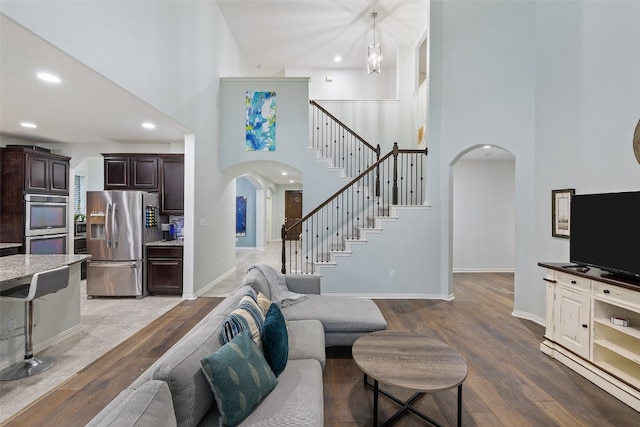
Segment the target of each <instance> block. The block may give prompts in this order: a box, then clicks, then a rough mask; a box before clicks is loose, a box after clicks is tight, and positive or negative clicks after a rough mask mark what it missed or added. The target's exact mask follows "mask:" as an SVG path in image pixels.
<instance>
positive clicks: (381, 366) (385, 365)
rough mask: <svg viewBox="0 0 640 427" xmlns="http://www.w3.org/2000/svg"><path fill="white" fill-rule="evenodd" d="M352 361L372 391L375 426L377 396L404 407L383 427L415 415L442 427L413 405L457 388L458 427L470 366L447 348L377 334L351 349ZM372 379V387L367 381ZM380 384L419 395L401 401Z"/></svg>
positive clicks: (429, 340)
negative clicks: (427, 397) (424, 398)
mask: <svg viewBox="0 0 640 427" xmlns="http://www.w3.org/2000/svg"><path fill="white" fill-rule="evenodd" d="M352 354H353V360H354V361H355V362H356V365H358V367H359V368H360V369H361V370H362V372H364V384H365V385H366V386H367V387H369V388H372V389H373V425H374V426H377V425H378V394H379V393H381V394H383V395H384V396H386V397H388V398H389V399H391V400H393V401H394V402H396V403H398V404H399V405H401V406H402V408H400V410H399V411H398V412H397V413H396V414H394V415H393V416H392V417H391V418H389V419H388V420H387V421H385V423H384V424H383V425H385V426H386V425H391V424H392V423H394V422H395V421H396V420H397V419H398V418H400V417H401V416H403V415H404V414H406V413H407V412H409V411H410V412H412V413H414V414H415V415H417V416H419V417H420V418H422V419H424V420H425V421H428V422H429V423H431V424H433V425H435V426H439V424H438V423H437V422H436V421H434V420H433V419H431V418H430V417H428V416H427V415H425V414H423V413H422V412H420V411H418V410H417V409H415V408H413V407H412V406H411V404H412V403H413V402H415V400H416V399H418V397H420V396H422V395H424V394H425V393H433V392H438V391H443V390H449V389H451V388H454V387H458V414H457V415H458V426H461V425H462V424H461V415H462V382H463V381H464V380H465V378H467V362H466V361H465V359H464V357H462V355H461V354H460V353H458V352H457V351H456V350H455V349H453V348H451V347H450V346H448V345H447V344H445V343H443V342H442V341H439V340H437V339H434V338H433V337H429V336H428V335H420V334H414V333H411V332H401V331H378V332H372V333H370V334H367V335H365V336H362V337H360V338H358V339H357V340H356V342H355V343H354V344H353V348H352ZM368 376H370V377H371V378H373V384H371V383H370V382H369V380H368ZM378 382H381V383H383V384H387V385H393V386H398V387H403V388H406V389H409V390H413V391H415V392H416V393H415V394H414V395H413V396H411V397H410V398H409V399H408V400H406V401H402V400H400V399H398V398H397V397H395V396H392V395H391V394H389V393H387V392H386V391H384V390H381V389H380V388H379V386H378Z"/></svg>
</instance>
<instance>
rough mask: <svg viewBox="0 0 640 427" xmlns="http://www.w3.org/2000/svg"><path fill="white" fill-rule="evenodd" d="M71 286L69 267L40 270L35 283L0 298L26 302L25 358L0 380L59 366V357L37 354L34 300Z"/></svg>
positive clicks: (1, 376)
mask: <svg viewBox="0 0 640 427" xmlns="http://www.w3.org/2000/svg"><path fill="white" fill-rule="evenodd" d="M68 285H69V266H68V265H65V266H63V267H59V268H55V269H53V270H48V271H43V272H40V273H36V274H34V275H33V277H32V278H31V284H30V285H25V286H19V287H16V288H12V289H7V290H6V291H4V292H2V293H0V300H2V301H13V302H20V301H23V302H24V303H25V309H24V328H25V333H24V335H25V337H24V361H23V362H17V363H14V364H13V365H11V366H9V367H7V368H5V369H3V370H2V371H1V372H0V381H12V380H18V379H20V378H26V377H30V376H33V375H36V374H39V373H40V372H42V371H45V370H47V369H49V368H50V367H52V366H53V365H55V363H56V358H55V357H47V356H44V357H41V358H40V359H36V358H35V357H33V300H34V299H35V298H40V297H43V296H45V295H49V294H53V293H56V292H58V291H59V290H61V289H64V288H66V287H67V286H68Z"/></svg>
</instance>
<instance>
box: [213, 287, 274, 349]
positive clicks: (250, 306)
mask: <svg viewBox="0 0 640 427" xmlns="http://www.w3.org/2000/svg"><path fill="white" fill-rule="evenodd" d="M256 298H257V295H256ZM263 327H264V313H262V309H261V308H260V306H259V305H258V303H257V302H256V301H255V300H254V299H253V297H252V296H250V295H245V296H243V297H242V299H241V300H240V303H239V304H238V308H236V309H235V310H233V311H232V312H231V313H229V315H228V316H227V317H226V318H225V319H224V321H223V322H222V331H221V337H222V342H224V343H227V342H229V341H231V339H233V337H235V336H236V335H237V334H238V333H240V332H241V331H243V330H244V329H249V330H250V331H251V337H252V338H253V340H254V341H255V342H256V344H258V346H262V328H263Z"/></svg>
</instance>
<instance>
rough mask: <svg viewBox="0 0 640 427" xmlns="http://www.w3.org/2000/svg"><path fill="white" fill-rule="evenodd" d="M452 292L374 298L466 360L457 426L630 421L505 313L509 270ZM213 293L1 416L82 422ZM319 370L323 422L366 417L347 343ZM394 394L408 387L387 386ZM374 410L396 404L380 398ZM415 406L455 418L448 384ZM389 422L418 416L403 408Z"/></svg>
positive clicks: (639, 420)
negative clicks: (437, 296) (439, 296)
mask: <svg viewBox="0 0 640 427" xmlns="http://www.w3.org/2000/svg"><path fill="white" fill-rule="evenodd" d="M454 281H455V287H454V292H455V296H456V297H455V299H454V300H453V301H438V300H395V299H393V300H376V303H377V304H378V306H379V307H380V309H381V310H382V312H383V314H384V316H385V318H386V319H387V321H388V324H389V329H396V330H406V331H415V332H420V333H424V334H430V335H433V336H434V337H437V338H438V339H440V340H442V341H444V342H446V343H448V344H449V345H451V346H453V347H454V348H456V349H457V350H458V351H459V352H460V353H462V355H463V356H464V357H465V358H466V360H467V363H468V368H469V373H468V376H467V379H466V380H465V382H464V384H463V410H462V424H463V426H467V427H470V426H490V427H496V426H508V427H511V426H570V427H574V426H599V427H600V426H602V427H607V426H622V427H624V426H629V427H631V426H638V425H640V413H638V412H636V411H635V410H633V409H631V408H630V407H628V406H627V405H625V404H624V403H622V402H620V401H618V400H617V399H615V398H614V397H612V396H610V395H609V394H608V393H606V392H604V391H602V390H601V389H599V388H598V387H596V386H595V385H593V384H592V383H590V382H589V381H587V380H586V379H584V378H582V377H581V376H579V375H578V374H576V373H574V372H573V371H571V370H569V369H568V368H566V367H564V366H563V365H561V364H560V363H558V362H556V361H555V360H553V359H550V358H549V357H547V356H545V355H544V354H542V353H541V352H540V350H539V345H540V342H541V341H542V334H543V328H542V327H541V326H539V325H537V324H535V323H533V322H530V321H527V320H521V319H518V318H516V317H513V316H512V315H511V312H512V311H513V275H512V274H491V273H482V274H471V273H466V274H454ZM219 301H220V299H219V298H198V299H197V300H195V301H183V302H182V303H180V304H179V305H178V306H177V307H175V308H174V309H172V310H171V311H169V312H168V313H166V314H165V315H163V316H162V317H160V318H159V319H158V320H157V321H155V322H153V323H152V324H150V325H149V326H147V327H146V328H144V329H143V330H142V331H140V332H138V333H137V334H136V335H134V336H133V337H131V338H130V339H128V340H127V341H125V342H124V343H122V344H121V345H120V346H118V347H116V348H115V349H113V350H112V351H111V352H109V353H107V354H106V355H104V356H103V357H101V358H100V359H99V360H97V361H96V362H95V363H93V364H92V365H90V366H88V367H87V368H86V369H84V370H83V371H81V372H80V373H78V374H77V375H75V376H74V377H73V378H71V379H70V380H68V381H67V382H65V383H64V384H62V385H61V386H60V387H58V388H57V389H55V390H54V391H52V392H51V393H49V394H48V395H46V396H45V397H43V398H42V399H39V400H37V401H36V402H34V404H32V405H31V406H29V407H28V408H26V409H25V410H24V411H22V412H21V413H19V414H17V415H16V416H15V417H13V418H12V419H10V420H8V421H7V423H6V425H10V426H52V425H55V426H82V425H84V424H85V423H86V422H87V421H88V420H90V419H91V418H92V417H93V416H94V415H95V414H96V413H97V412H99V411H100V410H101V408H102V407H104V406H105V405H106V404H107V403H108V402H109V401H110V400H111V399H112V398H113V397H115V396H116V395H117V394H118V393H119V392H120V390H122V389H123V388H125V387H126V386H128V385H129V384H130V383H131V382H132V381H133V380H134V379H135V378H136V377H137V376H138V375H139V374H140V373H141V372H142V371H143V370H144V369H146V367H147V366H149V365H150V364H151V363H153V361H154V360H156V359H157V357H158V356H159V355H161V354H162V353H163V352H164V351H166V349H167V348H168V347H169V346H171V345H172V344H173V343H174V342H175V341H177V340H178V339H179V338H180V337H181V336H182V335H183V334H184V333H186V332H187V331H188V330H189V329H190V328H191V327H192V326H193V325H195V323H197V321H199V320H200V319H201V318H202V317H203V316H204V315H205V313H207V312H208V311H210V310H211V309H212V308H213V307H214V306H215V305H217V304H218V303H219ZM328 355H329V358H328V359H327V365H326V368H325V371H324V399H325V425H326V426H336V427H339V426H343V427H347V426H370V425H371V423H372V392H371V391H370V390H368V389H366V388H365V387H364V386H363V384H362V379H363V377H362V373H361V371H360V370H359V369H358V368H357V367H356V365H355V363H354V362H353V360H352V359H351V358H350V357H349V356H350V355H349V349H344V348H334V349H329V351H328ZM390 391H392V392H393V393H395V394H397V395H398V396H400V397H408V395H409V394H410V393H408V392H406V391H403V390H399V389H391V390H390ZM380 406H381V408H380V409H381V414H382V415H381V418H382V419H384V418H385V417H388V416H390V415H391V414H392V413H393V412H395V410H396V406H395V405H394V404H391V403H390V402H389V401H388V400H387V399H385V398H381V400H380ZM417 407H418V408H419V409H420V410H421V411H423V412H425V413H427V414H428V415H429V416H431V417H432V418H434V419H435V420H437V421H438V422H439V423H441V424H442V425H443V426H453V425H455V414H456V393H455V392H454V391H453V390H448V391H443V392H440V393H436V394H432V395H427V396H424V397H422V398H421V399H420V400H419V401H418V403H417ZM396 425H398V426H422V425H427V424H426V423H424V422H422V421H421V420H419V419H418V418H416V417H414V416H413V415H408V416H406V417H403V418H402V419H401V420H400V421H399V422H398V423H397V424H396Z"/></svg>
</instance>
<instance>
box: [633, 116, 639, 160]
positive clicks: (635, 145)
mask: <svg viewBox="0 0 640 427" xmlns="http://www.w3.org/2000/svg"><path fill="white" fill-rule="evenodd" d="M633 153H634V154H635V155H636V160H637V161H638V163H640V120H638V124H637V125H636V131H635V132H634V133H633Z"/></svg>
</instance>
